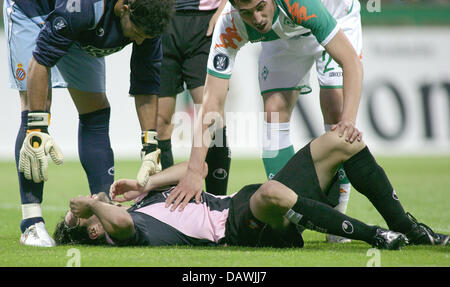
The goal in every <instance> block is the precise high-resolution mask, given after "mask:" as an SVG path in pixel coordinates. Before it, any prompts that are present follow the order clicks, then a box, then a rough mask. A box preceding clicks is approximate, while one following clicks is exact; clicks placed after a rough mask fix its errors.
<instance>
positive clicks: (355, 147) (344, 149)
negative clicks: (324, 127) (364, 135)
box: [325, 130, 366, 160]
mask: <svg viewBox="0 0 450 287" xmlns="http://www.w3.org/2000/svg"><path fill="white" fill-rule="evenodd" d="M325 136H326V137H327V139H326V140H327V142H328V143H329V144H330V145H331V149H332V151H333V152H336V153H339V154H340V157H342V159H343V160H347V159H349V158H350V157H352V156H353V155H355V154H356V153H358V152H359V151H360V150H362V149H363V148H364V147H365V146H366V145H365V143H364V142H363V141H362V140H361V141H357V140H356V141H354V142H352V143H350V142H349V141H346V140H345V134H344V136H339V132H338V131H337V130H334V131H329V132H328V133H326V135H325Z"/></svg>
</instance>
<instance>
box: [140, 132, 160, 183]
mask: <svg viewBox="0 0 450 287" xmlns="http://www.w3.org/2000/svg"><path fill="white" fill-rule="evenodd" d="M156 137H157V133H156V131H143V132H142V134H141V141H142V146H143V147H142V150H141V159H142V165H141V168H140V169H139V172H138V175H137V182H138V184H139V185H140V186H145V185H146V184H147V183H148V180H149V179H150V176H151V175H153V174H155V173H158V172H160V171H161V169H162V168H161V161H160V158H161V150H159V149H158V140H157V138H156Z"/></svg>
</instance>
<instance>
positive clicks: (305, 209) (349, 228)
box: [292, 196, 378, 244]
mask: <svg viewBox="0 0 450 287" xmlns="http://www.w3.org/2000/svg"><path fill="white" fill-rule="evenodd" d="M292 210H293V211H295V212H297V213H299V214H301V215H303V217H302V218H301V220H300V222H299V225H303V226H305V227H306V228H308V229H312V230H315V231H319V232H322V233H328V234H334V235H339V236H342V237H346V238H350V239H355V240H362V241H365V242H367V243H369V244H373V243H374V242H373V237H374V235H375V233H376V229H377V228H378V227H377V226H369V225H367V224H365V223H363V222H361V221H359V220H357V219H354V218H352V217H349V216H347V215H345V214H343V213H340V212H339V211H337V210H335V209H333V208H332V207H330V206H328V205H326V204H324V203H322V202H319V201H316V200H312V199H309V198H306V197H302V196H299V197H298V199H297V202H296V203H295V205H294V206H293V207H292Z"/></svg>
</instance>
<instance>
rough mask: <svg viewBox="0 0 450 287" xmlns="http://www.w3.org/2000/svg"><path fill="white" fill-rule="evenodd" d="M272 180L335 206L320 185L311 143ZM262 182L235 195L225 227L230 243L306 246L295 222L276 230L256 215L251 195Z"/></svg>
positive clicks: (303, 194)
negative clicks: (285, 228)
mask: <svg viewBox="0 0 450 287" xmlns="http://www.w3.org/2000/svg"><path fill="white" fill-rule="evenodd" d="M272 180H276V181H278V182H280V183H282V184H284V185H286V186H287V187H289V188H290V189H292V190H293V191H294V192H295V193H297V194H298V195H300V196H303V197H307V198H309V199H313V200H317V201H320V202H323V203H326V204H328V205H331V206H333V204H332V203H331V202H330V200H329V199H328V198H327V196H326V195H325V193H324V192H322V190H321V188H320V185H319V180H318V178H317V174H316V170H315V168H314V162H313V160H312V157H311V151H310V144H308V145H306V146H305V147H304V148H302V149H301V150H300V151H298V152H297V153H296V154H295V155H294V156H293V157H292V158H291V159H290V160H289V162H288V163H287V164H286V165H285V166H284V167H283V168H282V169H281V170H280V171H279V172H278V173H277V174H276V175H275V177H274V178H273V179H272ZM260 186H261V184H253V185H247V186H245V187H244V188H242V189H241V190H240V191H239V192H238V193H237V194H236V195H235V196H234V197H233V198H232V200H231V204H230V209H229V213H228V219H227V222H226V227H225V240H226V243H227V244H229V245H241V246H271V247H302V246H303V239H302V237H301V233H300V232H298V230H297V226H295V225H294V224H291V225H290V226H289V228H288V229H287V230H282V231H280V230H274V229H272V228H270V226H269V225H267V224H264V223H262V222H260V221H259V220H257V219H256V218H255V217H254V216H253V214H252V212H251V210H250V197H251V196H252V195H253V194H254V193H255V192H256V191H257V189H258V188H259V187H260Z"/></svg>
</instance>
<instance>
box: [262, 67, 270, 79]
mask: <svg viewBox="0 0 450 287" xmlns="http://www.w3.org/2000/svg"><path fill="white" fill-rule="evenodd" d="M268 75H269V69H268V68H267V67H266V66H264V68H263V71H262V73H261V77H262V78H263V79H264V81H265V80H267V76H268Z"/></svg>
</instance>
